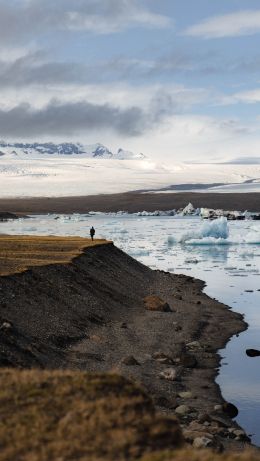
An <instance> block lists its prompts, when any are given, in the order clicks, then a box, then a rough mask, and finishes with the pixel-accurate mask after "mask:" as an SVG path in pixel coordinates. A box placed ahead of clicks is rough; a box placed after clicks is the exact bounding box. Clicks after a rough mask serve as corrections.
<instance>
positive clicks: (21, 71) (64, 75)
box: [0, 52, 88, 88]
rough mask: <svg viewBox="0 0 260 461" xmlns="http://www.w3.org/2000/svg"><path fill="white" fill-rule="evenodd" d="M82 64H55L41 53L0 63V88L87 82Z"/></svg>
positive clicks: (85, 71)
mask: <svg viewBox="0 0 260 461" xmlns="http://www.w3.org/2000/svg"><path fill="white" fill-rule="evenodd" d="M87 74H88V73H87V70H86V68H85V66H84V65H83V64H80V63H74V62H58V61H57V62H56V61H51V60H48V59H47V56H46V55H45V53H43V52H36V53H31V54H28V55H26V56H22V57H20V58H19V59H16V60H14V61H11V62H8V61H0V86H1V87H2V88H3V87H20V86H27V85H48V84H71V83H83V82H86V81H87V80H88V75H87Z"/></svg>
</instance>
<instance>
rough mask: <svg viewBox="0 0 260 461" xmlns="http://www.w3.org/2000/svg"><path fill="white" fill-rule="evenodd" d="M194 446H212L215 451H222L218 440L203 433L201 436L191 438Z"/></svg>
mask: <svg viewBox="0 0 260 461" xmlns="http://www.w3.org/2000/svg"><path fill="white" fill-rule="evenodd" d="M193 447H194V448H212V449H213V451H215V452H216V453H222V451H223V449H224V447H223V445H222V443H221V442H219V441H218V440H216V439H214V438H211V437H209V434H205V435H204V436H202V437H197V438H196V439H194V440H193Z"/></svg>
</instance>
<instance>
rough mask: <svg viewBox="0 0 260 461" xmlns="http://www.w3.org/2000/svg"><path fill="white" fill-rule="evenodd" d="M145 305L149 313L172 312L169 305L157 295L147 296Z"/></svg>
mask: <svg viewBox="0 0 260 461" xmlns="http://www.w3.org/2000/svg"><path fill="white" fill-rule="evenodd" d="M144 304H145V309H147V310H148V311H158V312H172V310H171V308H170V306H169V304H168V303H167V302H166V301H164V300H163V299H161V298H159V296H156V295H151V296H146V298H144Z"/></svg>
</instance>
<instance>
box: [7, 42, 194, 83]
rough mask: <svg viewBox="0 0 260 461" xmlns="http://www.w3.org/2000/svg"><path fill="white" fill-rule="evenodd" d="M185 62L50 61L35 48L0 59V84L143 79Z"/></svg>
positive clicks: (175, 69) (178, 59) (177, 68)
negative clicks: (20, 54) (12, 58)
mask: <svg viewBox="0 0 260 461" xmlns="http://www.w3.org/2000/svg"><path fill="white" fill-rule="evenodd" d="M188 66H189V64H188V61H187V60H186V59H185V58H184V57H181V56H180V55H178V56H177V55H176V56H172V57H171V59H170V58H169V60H167V59H166V58H161V59H158V60H153V61H145V60H137V59H136V60H135V59H126V58H123V57H118V58H114V59H110V60H107V61H99V62H96V63H84V64H83V63H79V62H72V61H67V62H61V61H54V60H51V59H50V57H49V56H48V55H47V53H44V52H43V51H38V52H35V53H30V54H27V55H25V56H22V57H20V58H18V59H15V60H14V61H0V86H1V87H6V86H8V87H13V86H14V87H17V86H27V85H41V84H43V85H46V84H47V85H48V84H71V83H80V84H84V83H90V82H95V83H97V82H101V83H102V82H105V83H107V82H108V81H118V80H138V79H140V80H142V79H147V78H149V77H154V76H157V75H162V74H165V73H171V74H172V73H174V72H178V71H180V70H181V69H185V68H186V69H187V67H188Z"/></svg>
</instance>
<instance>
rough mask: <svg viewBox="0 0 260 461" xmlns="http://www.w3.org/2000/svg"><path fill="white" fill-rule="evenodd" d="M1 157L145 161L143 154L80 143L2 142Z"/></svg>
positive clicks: (0, 147)
mask: <svg viewBox="0 0 260 461" xmlns="http://www.w3.org/2000/svg"><path fill="white" fill-rule="evenodd" d="M0 156H1V157H3V156H8V157H10V156H11V157H18V158H26V157H29V156H30V157H31V158H38V157H43V156H52V157H60V156H70V157H73V156H77V157H85V158H102V159H108V158H111V159H112V158H114V159H118V160H138V159H144V155H143V154H134V153H132V152H130V151H127V150H124V149H121V148H120V149H118V151H117V152H116V153H113V152H111V150H109V149H108V148H107V147H106V146H104V145H103V144H100V143H97V144H90V145H83V144H80V143H61V144H54V143H52V142H50V143H37V142H35V143H31V144H30V143H6V142H4V141H0Z"/></svg>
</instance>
